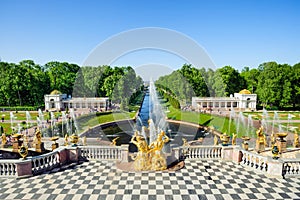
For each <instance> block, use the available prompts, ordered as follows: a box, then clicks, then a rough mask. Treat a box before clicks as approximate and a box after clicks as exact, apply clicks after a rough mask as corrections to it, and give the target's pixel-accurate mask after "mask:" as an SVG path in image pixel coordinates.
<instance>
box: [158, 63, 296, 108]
mask: <svg viewBox="0 0 300 200" xmlns="http://www.w3.org/2000/svg"><path fill="white" fill-rule="evenodd" d="M156 85H157V87H158V88H162V89H163V90H164V91H170V90H171V91H172V93H174V94H175V96H176V98H177V100H178V101H180V102H181V104H183V105H184V104H189V103H191V99H192V97H193V96H199V97H228V96H230V95H231V94H234V93H236V92H239V91H240V90H242V89H248V90H249V91H250V92H252V93H255V94H257V96H258V104H259V105H260V106H263V107H265V108H273V109H283V108H287V107H292V108H294V109H295V108H296V106H299V103H300V63H297V64H295V65H293V66H291V65H289V64H278V63H276V62H265V63H262V64H260V65H259V66H258V67H257V68H253V69H250V68H249V67H244V68H243V69H242V71H241V72H239V71H238V70H237V69H234V68H233V67H231V66H224V67H222V68H218V69H216V70H213V69H210V68H208V69H205V68H195V67H193V66H191V65H189V64H184V65H183V66H182V68H181V69H178V70H176V71H174V72H172V73H171V74H169V75H166V76H162V77H160V78H159V79H158V80H157V81H156ZM166 88H168V90H166ZM162 89H161V90H162ZM173 97H174V95H173Z"/></svg>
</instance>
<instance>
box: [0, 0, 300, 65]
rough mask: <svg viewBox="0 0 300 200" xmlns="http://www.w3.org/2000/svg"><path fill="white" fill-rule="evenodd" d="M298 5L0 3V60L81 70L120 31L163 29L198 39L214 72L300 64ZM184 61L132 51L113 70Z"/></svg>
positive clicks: (229, 0)
mask: <svg viewBox="0 0 300 200" xmlns="http://www.w3.org/2000/svg"><path fill="white" fill-rule="evenodd" d="M299 10H300V1H298V0H294V1H291V0H282V1H279V0H248V1H247V0H222V1H217V0H211V1H209V0H207V1H200V0H199V1H176V0H175V1H174V0H173V1H162V0H157V1H155V0H153V1H143V0H137V1H135V0H133V1H131V0H130V1H107V0H103V1H77V0H64V1H61V0H57V1H56V0H51V1H50V0H43V1H40V0H28V1H21V0H19V1H16V0H1V1H0V27H1V28H0V36H1V37H0V57H1V60H2V61H6V62H19V61H21V60H24V59H32V60H34V61H35V62H36V63H38V64H45V63H47V62H49V61H53V60H58V61H67V62H70V63H77V64H79V65H81V64H82V63H83V62H84V60H85V58H86V57H87V56H88V55H89V53H90V52H91V51H92V50H93V49H94V48H95V47H96V46H97V45H98V44H100V43H101V42H103V41H104V40H106V39H107V38H109V37H111V36H112V35H115V34H118V33H120V32H123V31H127V30H130V29H135V28H142V27H161V28H167V29H172V30H175V31H178V32H181V33H183V34H185V35H187V36H188V37H190V38H192V39H194V40H195V41H196V42H197V43H198V44H199V45H200V46H202V47H203V48H204V49H205V50H206V52H207V53H208V55H209V56H210V57H211V59H212V60H213V62H214V63H215V65H216V67H223V66H225V65H231V66H233V67H234V68H236V69H239V70H241V69H242V68H243V67H245V66H249V67H251V68H254V67H255V68H256V67H257V66H258V65H259V64H261V63H263V62H267V61H276V62H278V63H288V64H291V65H294V64H295V63H298V62H300V37H299V35H300V12H299ZM184 62H185V61H184V60H182V59H180V58H176V57H175V56H174V55H171V54H167V53H162V54H160V53H159V52H157V51H156V52H154V51H153V52H152V51H149V50H148V51H145V52H135V53H131V54H128V55H126V56H123V57H122V58H120V59H119V60H117V61H116V62H115V63H114V64H116V65H132V66H136V65H145V64H148V63H159V64H162V65H168V66H170V67H172V68H175V69H176V68H179V67H180V66H181V65H182V64H183V63H184Z"/></svg>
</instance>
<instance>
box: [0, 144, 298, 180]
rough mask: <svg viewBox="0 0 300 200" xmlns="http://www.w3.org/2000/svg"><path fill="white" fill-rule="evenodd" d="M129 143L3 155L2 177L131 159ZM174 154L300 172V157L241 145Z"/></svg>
mask: <svg viewBox="0 0 300 200" xmlns="http://www.w3.org/2000/svg"><path fill="white" fill-rule="evenodd" d="M128 147H129V145H121V146H79V147H60V148H58V149H55V150H54V151H53V152H50V153H47V154H44V155H40V156H36V157H28V158H26V159H25V160H22V159H18V160H17V159H15V160H13V159H6V160H4V159H3V160H1V159H0V177H26V176H32V175H36V174H39V173H43V172H46V171H50V170H52V169H54V168H59V167H62V166H64V165H66V164H68V163H77V162H79V160H80V159H81V158H84V159H87V160H90V159H94V160H95V159H96V160H109V161H121V162H128V156H129V155H128V153H129V152H128ZM172 156H174V158H177V159H178V160H182V159H191V160H193V159H222V160H224V161H233V162H236V163H237V164H240V165H242V166H245V167H246V168H249V169H252V170H254V171H257V172H261V173H264V174H266V175H269V176H276V177H285V176H299V175H300V159H282V158H279V159H278V160H274V159H272V158H271V157H270V156H269V157H267V156H262V155H260V154H257V153H256V152H250V151H245V150H243V149H241V148H240V147H239V146H221V145H219V146H206V145H198V146H191V145H187V146H181V147H177V148H173V150H172Z"/></svg>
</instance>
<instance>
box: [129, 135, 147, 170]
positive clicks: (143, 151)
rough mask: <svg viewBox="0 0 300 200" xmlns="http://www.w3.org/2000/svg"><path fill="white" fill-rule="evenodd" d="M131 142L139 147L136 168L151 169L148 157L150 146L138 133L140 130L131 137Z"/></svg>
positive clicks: (135, 161)
mask: <svg viewBox="0 0 300 200" xmlns="http://www.w3.org/2000/svg"><path fill="white" fill-rule="evenodd" d="M131 142H132V143H133V144H135V145H136V146H137V148H138V153H137V156H136V157H135V160H134V169H135V170H137V171H141V170H148V169H150V167H151V166H150V163H149V162H150V161H149V157H148V151H149V148H148V145H147V142H146V140H145V138H144V137H143V136H140V135H138V132H135V134H134V136H133V137H132V138H131Z"/></svg>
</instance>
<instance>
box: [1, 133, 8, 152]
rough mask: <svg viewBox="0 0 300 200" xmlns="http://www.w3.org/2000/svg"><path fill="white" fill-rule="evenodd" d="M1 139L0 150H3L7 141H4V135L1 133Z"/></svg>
mask: <svg viewBox="0 0 300 200" xmlns="http://www.w3.org/2000/svg"><path fill="white" fill-rule="evenodd" d="M1 139H2V143H1V145H2V148H4V147H5V145H6V143H7V139H6V135H5V133H2V136H1Z"/></svg>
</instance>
